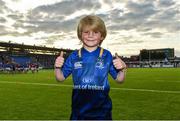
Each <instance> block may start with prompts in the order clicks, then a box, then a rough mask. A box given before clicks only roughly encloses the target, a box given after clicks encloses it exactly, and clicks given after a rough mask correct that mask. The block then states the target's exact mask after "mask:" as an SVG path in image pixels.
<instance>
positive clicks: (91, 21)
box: [77, 15, 107, 45]
mask: <svg viewBox="0 0 180 121" xmlns="http://www.w3.org/2000/svg"><path fill="white" fill-rule="evenodd" d="M85 27H90V29H91V30H92V31H95V32H96V31H98V32H100V33H101V36H102V38H103V39H102V40H101V42H100V45H101V43H102V41H103V40H104V39H105V37H106V34H107V30H106V26H105V24H104V21H103V20H102V19H101V18H100V17H98V16H95V15H88V16H85V17H84V18H82V19H81V20H80V21H79V24H78V27H77V36H78V38H79V39H80V40H81V41H82V32H83V29H84V28H85Z"/></svg>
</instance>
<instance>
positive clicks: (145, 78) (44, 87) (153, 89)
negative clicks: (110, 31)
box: [0, 68, 180, 120]
mask: <svg viewBox="0 0 180 121" xmlns="http://www.w3.org/2000/svg"><path fill="white" fill-rule="evenodd" d="M109 80H110V85H111V91H110V96H111V99H112V102H113V119H114V120H119V119H120V120H178V119H180V115H179V114H180V68H143V69H142V68H139V69H128V72H127V78H126V80H125V83H123V84H118V83H116V82H115V81H113V79H112V78H111V77H109ZM71 92H72V79H71V77H69V78H68V79H67V80H65V82H64V83H58V82H56V80H55V78H54V72H53V70H41V71H40V72H38V73H34V74H32V73H30V72H29V73H27V74H0V120H61V119H65V120H66V119H67V120H68V119H69V116H70V112H71Z"/></svg>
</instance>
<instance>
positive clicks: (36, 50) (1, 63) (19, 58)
mask: <svg viewBox="0 0 180 121" xmlns="http://www.w3.org/2000/svg"><path fill="white" fill-rule="evenodd" d="M60 51H64V52H65V53H66V55H65V58H66V57H67V56H68V55H69V54H70V53H71V52H72V51H73V50H69V49H58V48H49V47H45V46H43V47H42V46H35V45H24V44H16V43H11V42H9V43H6V42H0V70H1V71H4V72H8V73H11V72H14V71H15V72H27V71H28V70H31V71H32V72H33V73H34V72H37V71H38V70H37V69H36V68H38V69H41V68H44V69H52V68H54V61H55V59H56V57H57V56H58V54H59V53H60Z"/></svg>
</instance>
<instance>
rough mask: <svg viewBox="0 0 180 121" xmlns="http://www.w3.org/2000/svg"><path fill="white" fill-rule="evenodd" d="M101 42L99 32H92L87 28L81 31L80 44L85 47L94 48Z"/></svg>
mask: <svg viewBox="0 0 180 121" xmlns="http://www.w3.org/2000/svg"><path fill="white" fill-rule="evenodd" d="M102 40H103V37H102V36H101V33H100V32H99V31H93V30H91V29H89V28H88V27H86V28H84V29H83V31H82V42H83V44H84V45H85V46H87V47H96V46H98V45H99V44H100V42H101V41H102Z"/></svg>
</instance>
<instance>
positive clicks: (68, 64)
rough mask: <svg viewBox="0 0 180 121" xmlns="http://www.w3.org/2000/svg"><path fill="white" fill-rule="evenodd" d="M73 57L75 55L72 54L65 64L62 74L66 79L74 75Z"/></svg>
mask: <svg viewBox="0 0 180 121" xmlns="http://www.w3.org/2000/svg"><path fill="white" fill-rule="evenodd" d="M72 56H73V54H71V55H70V56H69V57H68V58H67V59H66V60H65V63H64V65H63V67H62V72H63V75H64V77H65V78H67V77H68V76H69V75H70V74H71V73H72V68H73V64H72Z"/></svg>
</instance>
